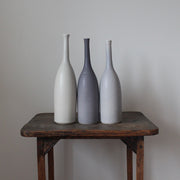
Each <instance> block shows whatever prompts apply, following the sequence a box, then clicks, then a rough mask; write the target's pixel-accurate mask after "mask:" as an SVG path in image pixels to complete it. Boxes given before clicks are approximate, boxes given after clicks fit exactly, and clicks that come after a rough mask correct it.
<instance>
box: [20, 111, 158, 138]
mask: <svg viewBox="0 0 180 180" xmlns="http://www.w3.org/2000/svg"><path fill="white" fill-rule="evenodd" d="M158 131H159V130H158V127H157V126H155V125H154V124H153V123H152V122H151V121H150V120H148V119H147V118H146V117H145V116H144V115H143V114H142V113H140V112H123V118H122V122H121V123H118V124H111V125H105V124H102V123H98V124H93V125H82V124H79V123H77V122H76V123H73V124H67V125H62V124H56V123H55V122H54V114H53V113H41V114H37V115H36V116H35V117H34V118H33V119H32V120H30V121H29V122H28V123H27V124H26V125H25V126H24V127H23V128H22V129H21V135H22V136H25V137H60V138H64V139H68V138H70V139H73V138H79V139H81V138H83V139H85V138H88V139H94V138H96V139H98V138H99V139H102V138H104V139H108V138H110V139H111V138H112V139H115V138H120V137H125V136H126V137H127V136H148V135H155V134H158Z"/></svg>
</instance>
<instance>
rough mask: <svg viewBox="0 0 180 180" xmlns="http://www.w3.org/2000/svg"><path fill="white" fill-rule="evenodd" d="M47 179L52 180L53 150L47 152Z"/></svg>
mask: <svg viewBox="0 0 180 180" xmlns="http://www.w3.org/2000/svg"><path fill="white" fill-rule="evenodd" d="M48 177H49V180H54V148H53V147H52V148H51V149H50V151H49V152H48Z"/></svg>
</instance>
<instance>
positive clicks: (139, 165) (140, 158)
mask: <svg viewBox="0 0 180 180" xmlns="http://www.w3.org/2000/svg"><path fill="white" fill-rule="evenodd" d="M143 179H144V137H138V140H137V156H136V180H143Z"/></svg>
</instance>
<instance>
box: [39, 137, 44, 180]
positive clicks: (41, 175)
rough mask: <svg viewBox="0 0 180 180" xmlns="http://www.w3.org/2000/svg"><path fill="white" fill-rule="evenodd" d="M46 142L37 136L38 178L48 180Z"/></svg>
mask: <svg viewBox="0 0 180 180" xmlns="http://www.w3.org/2000/svg"><path fill="white" fill-rule="evenodd" d="M43 147H44V142H43V140H42V139H40V138H37V165H38V180H46V171H45V155H44V154H43Z"/></svg>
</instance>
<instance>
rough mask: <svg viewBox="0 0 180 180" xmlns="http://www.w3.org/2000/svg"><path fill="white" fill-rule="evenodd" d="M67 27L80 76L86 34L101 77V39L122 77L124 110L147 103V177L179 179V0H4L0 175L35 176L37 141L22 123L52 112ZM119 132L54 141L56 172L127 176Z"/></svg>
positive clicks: (10, 179)
mask: <svg viewBox="0 0 180 180" xmlns="http://www.w3.org/2000/svg"><path fill="white" fill-rule="evenodd" d="M62 33H70V34H71V37H70V57H71V63H72V66H73V68H74V71H75V74H76V78H77V79H78V77H79V74H80V72H81V70H82V66H83V38H84V37H90V38H91V57H92V66H93V68H94V71H95V73H96V75H97V78H98V81H100V77H101V75H102V73H103V71H104V68H105V40H106V39H112V40H113V61H114V66H115V69H116V71H117V73H118V75H119V78H120V80H121V85H122V95H123V110H133V111H136V110H137V111H141V112H143V113H144V114H145V115H146V116H147V117H148V118H149V119H151V120H152V121H153V122H154V123H155V124H156V125H158V126H159V127H160V134H159V135H158V136H154V137H147V138H145V172H144V173H145V180H170V179H171V180H178V179H180V170H179V168H180V111H179V109H180V80H179V76H180V71H179V69H180V1H179V0H131V1H130V0H109V1H108V0H89V1H85V0H76V1H75V0H16V1H15V0H0V124H1V125H0V144H1V146H0V179H2V180H18V179H22V180H33V179H37V171H36V141H35V139H33V138H29V139H28V138H23V137H21V136H20V128H21V127H22V126H23V125H24V124H25V123H26V122H28V121H29V120H30V119H31V118H32V116H34V115H35V114H36V113H40V112H53V86H54V79H55V75H56V72H57V69H58V66H59V64H60V62H61V57H62V36H61V34H62ZM125 155H126V153H125V146H124V145H123V144H122V143H121V142H120V141H119V140H65V141H60V142H59V143H58V144H57V145H56V149H55V176H56V179H64V180H119V179H121V180H125V179H126V166H125V165H126V161H125Z"/></svg>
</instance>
